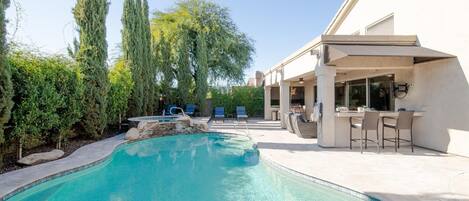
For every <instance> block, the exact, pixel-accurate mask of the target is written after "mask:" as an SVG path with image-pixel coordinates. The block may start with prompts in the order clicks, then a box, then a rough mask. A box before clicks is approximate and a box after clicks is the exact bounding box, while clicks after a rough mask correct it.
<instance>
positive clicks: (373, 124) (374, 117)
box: [349, 111, 380, 153]
mask: <svg viewBox="0 0 469 201" xmlns="http://www.w3.org/2000/svg"><path fill="white" fill-rule="evenodd" d="M349 121H350V149H352V142H355V141H360V152H361V153H363V142H364V143H365V149H367V148H368V141H370V142H374V143H376V147H377V148H378V152H379V151H380V150H379V134H378V123H379V112H368V111H367V112H365V116H364V117H363V118H362V119H361V122H360V123H356V122H353V117H350V119H349ZM352 128H357V129H360V138H353V137H352ZM370 130H372V131H373V130H374V131H375V132H376V140H371V139H368V131H370ZM363 131H365V139H363Z"/></svg>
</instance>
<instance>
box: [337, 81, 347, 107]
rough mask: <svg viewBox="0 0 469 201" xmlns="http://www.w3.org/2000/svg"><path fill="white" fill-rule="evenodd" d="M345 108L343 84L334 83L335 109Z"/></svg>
mask: <svg viewBox="0 0 469 201" xmlns="http://www.w3.org/2000/svg"><path fill="white" fill-rule="evenodd" d="M343 106H345V82H337V83H335V107H343Z"/></svg>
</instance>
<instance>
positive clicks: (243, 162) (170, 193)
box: [8, 133, 358, 201]
mask: <svg viewBox="0 0 469 201" xmlns="http://www.w3.org/2000/svg"><path fill="white" fill-rule="evenodd" d="M8 200H9V201H14V200H26V201H29V200H31V201H42V200H51V201H54V200H70V201H73V200H76V201H83V200H88V201H89V200H103V201H107V200H109V201H146V200H148V201H150V200H161V201H179V200H181V201H184V200H190V201H196V200H201V201H212V200H213V201H215V200H216V201H224V200H226V201H238V200H271V201H277V200H278V201H284V200H291V201H294V200H324V201H328V200H334V201H340V200H347V201H353V200H358V198H355V197H352V196H350V195H348V194H345V193H342V192H340V191H336V190H333V189H332V188H328V187H325V186H321V185H319V184H315V183H312V182H306V181H303V180H301V179H299V178H296V176H295V177H294V176H292V175H289V173H288V174H286V173H285V172H283V170H282V171H281V170H278V169H277V168H273V167H272V166H271V165H270V164H267V163H266V162H263V161H262V160H259V154H258V151H257V150H256V149H255V147H254V146H253V144H252V142H251V141H250V140H249V139H248V138H247V137H243V136H237V135H225V134H215V133H212V134H210V133H207V134H196V135H179V136H170V137H161V138H153V139H149V140H145V141H139V142H134V143H130V144H125V145H122V146H120V147H119V148H118V149H116V151H115V152H114V153H113V154H112V155H111V156H110V158H109V159H108V160H106V161H105V162H103V163H100V164H99V165H97V166H93V167H91V168H88V169H85V170H82V171H78V172H75V173H72V174H68V175H66V176H62V177H58V178H56V179H53V180H50V181H47V182H44V183H41V184H39V185H36V186H34V187H32V188H30V189H27V190H26V191H23V192H21V193H19V194H17V195H15V196H13V197H11V198H10V199H8Z"/></svg>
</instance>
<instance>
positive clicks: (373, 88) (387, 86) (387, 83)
mask: <svg viewBox="0 0 469 201" xmlns="http://www.w3.org/2000/svg"><path fill="white" fill-rule="evenodd" d="M368 82H369V93H370V95H369V103H370V108H373V109H375V110H382V111H394V96H393V95H392V90H393V82H394V75H387V76H380V77H374V78H370V79H368Z"/></svg>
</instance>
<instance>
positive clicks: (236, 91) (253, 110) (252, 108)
mask: <svg viewBox="0 0 469 201" xmlns="http://www.w3.org/2000/svg"><path fill="white" fill-rule="evenodd" d="M210 96H211V100H212V106H213V107H220V106H221V107H224V108H225V113H227V114H236V106H245V107H246V112H247V113H248V115H249V116H250V117H254V116H262V115H263V114H264V88H263V87H248V86H242V87H233V88H232V89H231V90H222V89H215V88H212V89H211V90H210Z"/></svg>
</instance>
